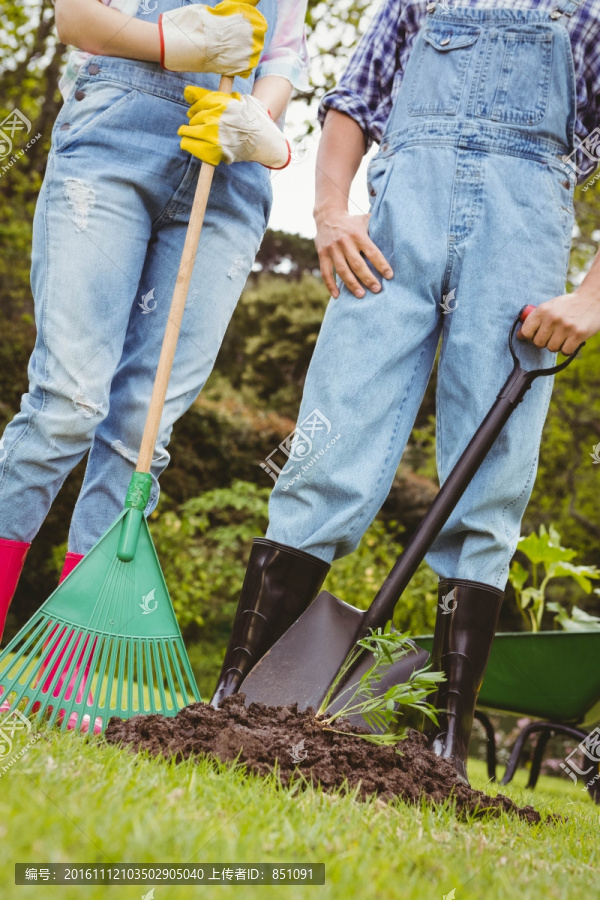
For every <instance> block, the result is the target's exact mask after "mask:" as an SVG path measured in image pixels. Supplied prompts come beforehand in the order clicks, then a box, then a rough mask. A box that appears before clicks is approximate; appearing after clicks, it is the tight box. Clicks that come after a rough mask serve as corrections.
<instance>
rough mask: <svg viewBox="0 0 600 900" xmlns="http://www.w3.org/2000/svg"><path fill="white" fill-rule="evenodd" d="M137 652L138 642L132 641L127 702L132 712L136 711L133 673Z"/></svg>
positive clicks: (128, 662)
mask: <svg viewBox="0 0 600 900" xmlns="http://www.w3.org/2000/svg"><path fill="white" fill-rule="evenodd" d="M136 653H137V647H136V642H135V641H132V643H131V646H130V652H129V656H128V658H127V704H128V707H129V709H130V710H131V712H134V709H135V707H134V699H133V698H134V691H133V684H134V681H133V677H134V676H133V673H134V668H135V663H134V657H135V656H136Z"/></svg>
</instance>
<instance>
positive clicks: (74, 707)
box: [63, 635, 98, 725]
mask: <svg viewBox="0 0 600 900" xmlns="http://www.w3.org/2000/svg"><path fill="white" fill-rule="evenodd" d="M97 640H98V639H97V638H95V637H94V636H93V635H89V636H88V637H86V638H85V643H84V647H83V650H82V651H81V655H80V658H79V663H78V665H79V669H80V671H81V672H82V673H83V678H84V681H83V682H81V680H80V681H79V682H78V683H77V684H75V685H73V690H72V693H71V699H70V700H65V703H67V704H68V706H66V707H63V709H64V710H65V715H64V718H65V721H66V722H67V724H68V722H69V718H70V716H71V714H72V713H73V712H77V714H78V716H79V718H78V719H77V723H78V725H81V721H82V716H83V711H84V710H85V705H86V700H87V694H88V681H91V677H93V673H94V669H93V666H92V664H91V661H92V656H93V655H95V654H96V642H97ZM88 643H89V651H88V649H87V648H88ZM86 651H87V656H84V654H86ZM94 662H95V661H94ZM88 664H89V673H88V675H86V674H85V670H86V669H87V668H88ZM90 676H91V677H90ZM80 691H81V694H82V699H81V700H80V701H78V700H77V696H78V695H79V693H80Z"/></svg>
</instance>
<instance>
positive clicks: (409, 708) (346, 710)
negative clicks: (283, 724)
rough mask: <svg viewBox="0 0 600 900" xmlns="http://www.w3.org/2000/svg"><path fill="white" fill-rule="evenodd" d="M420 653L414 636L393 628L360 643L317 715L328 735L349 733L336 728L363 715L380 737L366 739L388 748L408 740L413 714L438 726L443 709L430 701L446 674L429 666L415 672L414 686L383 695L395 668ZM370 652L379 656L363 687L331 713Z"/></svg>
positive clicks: (373, 632)
mask: <svg viewBox="0 0 600 900" xmlns="http://www.w3.org/2000/svg"><path fill="white" fill-rule="evenodd" d="M414 649H415V644H414V642H413V641H412V640H411V639H410V636H409V635H408V634H405V633H402V632H400V631H392V629H391V623H388V625H386V627H385V628H384V629H381V628H378V629H376V630H371V633H370V634H369V635H367V637H365V638H363V639H362V640H360V641H358V642H357V643H356V645H355V647H354V648H353V649H352V651H351V652H350V654H349V655H348V657H347V658H346V661H345V662H344V665H343V666H342V668H341V669H340V671H339V672H338V674H337V676H336V679H335V681H334V682H333V684H332V685H331V687H330V688H329V691H328V692H327V694H326V696H325V698H324V700H323V702H322V704H321V706H320V708H319V710H318V712H317V719H318V720H320V722H321V724H322V725H323V726H324V727H325V728H326V729H327V730H331V731H338V732H340V733H341V734H347V733H348V732H345V731H342V730H341V729H338V728H332V727H331V726H332V725H334V724H335V723H336V722H338V721H340V720H342V719H344V718H345V717H347V716H350V715H361V716H362V717H363V719H364V720H365V722H366V724H367V725H368V726H369V727H370V728H373V729H376V731H377V732H378V733H373V734H361V735H360V737H362V738H364V739H365V740H367V741H371V742H372V743H374V744H388V745H390V744H391V745H393V744H397V743H398V742H399V741H401V740H403V738H404V737H405V736H406V732H407V726H404V727H403V726H402V719H403V718H406V717H407V715H408V713H409V712H411V713H414V712H417V713H423V714H424V715H425V716H427V718H428V719H431V721H433V722H435V724H436V725H437V724H438V720H437V712H438V710H436V708H435V707H434V706H433V705H432V704H431V703H429V702H428V701H427V697H428V696H429V695H430V694H431V693H432V692H433V691H435V690H437V686H438V684H439V683H440V682H441V681H444V680H445V676H444V674H443V673H442V672H432V671H430V667H429V666H425V667H424V668H423V669H418V670H415V671H414V672H413V673H412V674H411V676H410V678H409V679H408V681H406V682H403V683H402V684H395V685H392V687H390V688H388V689H387V691H385V692H384V693H380V692H378V690H377V686H378V684H379V683H380V681H381V679H382V678H383V676H384V675H385V673H386V672H387V671H388V669H389V667H390V666H392V665H394V663H395V662H397V661H398V660H399V659H401V658H402V657H403V656H406V654H407V653H409V652H410V651H412V650H414ZM365 651H366V652H368V653H372V654H373V664H372V665H371V666H370V667H369V668H368V669H367V671H366V672H365V673H364V674H363V675H362V676H361V678H360V680H359V681H358V682H356V683H355V684H351V685H349V686H348V687H346V688H344V689H343V690H342V691H341V692H340V693H339V695H338V699H341V698H342V697H344V698H345V699H344V704H343V705H342V706H341V707H340V708H339V709H337V710H336V711H335V712H331V711H330V710H329V709H328V707H329V705H330V703H331V701H332V699H333V697H334V695H336V694H337V691H338V688H339V687H340V685H342V684H343V683H344V681H345V678H346V675H347V674H348V673H349V672H350V670H351V669H352V668H353V666H354V664H355V663H356V661H357V659H358V657H359V656H361V655H362V654H363V653H364V652H365Z"/></svg>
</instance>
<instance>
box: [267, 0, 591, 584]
mask: <svg viewBox="0 0 600 900" xmlns="http://www.w3.org/2000/svg"><path fill="white" fill-rule="evenodd" d="M576 8H577V3H576V2H571V0H561V2H559V3H558V9H557V12H556V13H554V14H553V15H548V14H547V13H541V12H535V11H516V10H512V9H509V8H506V9H503V8H499V9H494V10H491V11H489V10H482V9H477V8H457V9H453V10H452V11H447V9H444V8H443V7H442V6H440V5H436V4H434V3H432V4H430V5H429V7H428V11H429V14H428V17H427V19H426V21H425V24H424V25H423V27H422V29H421V31H420V32H419V34H418V36H417V38H416V40H415V45H414V48H413V51H412V53H411V55H410V57H409V60H408V64H407V66H406V70H405V72H404V77H403V81H402V84H401V86H400V90H399V93H398V96H397V100H396V102H395V104H394V108H393V111H392V113H391V114H390V118H389V121H388V123H387V127H386V132H385V135H384V137H383V139H382V142H381V146H380V149H379V152H378V153H377V155H376V156H375V157H374V158H373V160H372V162H371V164H370V171H369V191H370V194H371V197H372V208H371V213H372V215H371V222H370V233H371V237H372V239H373V240H374V242H375V243H376V244H377V245H378V246H379V247H380V248H381V250H382V251H383V253H384V254H385V256H387V258H388V260H389V261H390V263H391V265H392V268H393V269H394V277H393V279H392V280H390V281H384V282H383V288H382V290H381V293H379V294H372V293H370V292H367V295H366V296H365V297H364V298H361V299H358V298H356V297H355V296H354V295H353V294H352V293H351V292H350V291H349V290H348V289H347V288H343V289H342V290H341V294H340V296H339V298H338V299H335V300H333V299H332V300H331V301H330V304H329V307H328V309H327V313H326V316H325V320H324V323H323V326H322V328H321V332H320V335H319V339H318V342H317V346H316V350H315V353H314V356H313V359H312V362H311V365H310V369H309V372H308V376H307V380H306V386H305V389H304V397H303V401H302V406H301V409H300V414H299V419H298V422H299V426H298V428H299V431H300V432H301V434H300V437H299V442H300V445H301V446H302V452H303V454H304V456H305V460H304V462H302V461H298V459H296V457H299V453H294V452H292V457H291V458H290V459H289V461H288V462H287V464H286V465H285V467H284V469H283V472H282V474H281V475H280V476H279V479H278V482H277V485H276V487H275V489H274V492H273V494H272V497H271V504H270V527H269V531H268V533H267V536H268V537H269V538H271V539H273V540H276V541H280V542H281V543H283V544H291V545H292V546H294V547H296V548H299V549H302V550H306V551H308V552H309V553H313V554H315V555H316V556H319V557H321V558H322V559H324V560H326V561H331V559H332V558H335V557H339V556H342V555H344V554H346V553H349V552H350V551H352V550H353V549H354V548H355V547H356V546H357V544H358V543H359V541H360V539H361V537H362V535H363V533H364V532H365V530H366V529H367V527H368V526H369V524H370V523H371V521H372V520H373V518H374V516H375V515H376V513H377V511H378V510H379V508H380V507H381V505H382V503H383V502H384V500H385V498H386V497H387V494H388V492H389V490H390V486H391V484H392V480H393V477H394V474H395V472H396V469H397V467H398V463H399V461H400V457H401V456H402V453H403V451H404V448H405V446H406V443H407V440H408V438H409V435H410V432H411V429H412V426H413V423H414V420H415V416H416V413H417V411H418V409H419V406H420V404H421V400H422V398H423V394H424V392H425V388H426V386H427V382H428V380H429V377H430V373H431V369H432V365H433V362H434V358H435V355H436V349H437V347H438V343H439V341H440V338H441V352H440V357H439V368H438V373H437V422H436V426H437V440H436V445H437V465H438V472H439V477H440V481H441V482H442V483H443V482H444V480H445V479H446V478H447V476H448V474H449V472H450V470H451V469H452V467H453V466H454V464H455V463H456V461H457V460H458V458H459V456H460V454H461V453H462V451H463V450H464V449H465V446H466V445H467V443H468V441H469V440H470V438H471V437H472V435H473V433H474V432H475V430H476V428H477V427H478V426H479V424H480V423H481V421H482V420H483V418H484V416H485V414H486V413H487V411H488V409H489V408H490V406H491V405H492V403H493V401H494V399H495V398H496V395H497V393H498V391H499V389H500V387H501V386H502V385H503V383H504V381H505V379H506V377H507V376H508V374H509V372H510V369H511V367H512V362H511V358H510V355H509V352H508V346H507V339H508V333H509V328H510V326H511V324H512V322H513V321H514V319H515V317H516V315H517V313H518V311H519V310H520V308H521V307H522V306H523V305H524V304H526V303H532V304H536V305H537V304H539V303H542V302H543V301H545V300H550V299H551V298H552V297H554V296H556V295H559V294H562V293H563V292H564V290H565V278H566V272H567V264H568V259H569V247H570V239H571V233H572V227H573V185H572V184H571V183H570V182H569V180H568V177H567V175H566V174H565V167H564V166H562V165H561V157H562V156H563V154H566V153H569V152H570V150H571V149H572V146H573V137H574V135H573V127H574V121H575V111H576V106H575V103H576V101H575V76H574V65H573V59H572V54H571V46H570V42H569V37H568V34H567V30H566V28H565V27H564V16H567V15H572V14H573V12H574V11H575V9H576ZM567 168H568V167H567ZM520 355H521V359H522V360H523V363H524V364H525V365H529V366H540V365H549V364H552V362H553V360H554V355H553V354H551V353H550V352H549V351H546V350H539V349H538V348H536V347H535V346H534V345H532V344H529V343H525V342H523V343H522V344H521V345H520ZM551 390H552V384H551V380H550V379H549V378H544V379H539V380H538V381H536V382H535V385H534V387H533V388H532V389H531V390H530V391H529V393H528V394H527V396H526V397H525V400H524V401H523V403H522V404H521V405H520V406H519V407H518V408H517V410H516V412H515V413H514V414H513V416H512V418H511V419H510V421H509V423H508V424H507V425H506V426H505V428H504V431H503V432H502V434H501V435H500V437H499V439H498V440H497V442H496V444H495V446H494V447H493V449H492V450H491V452H490V454H489V455H488V457H487V459H486V460H485V462H484V464H483V466H482V467H481V469H480V470H479V472H478V474H477V475H476V476H475V477H474V478H473V480H472V482H471V484H470V485H469V488H468V489H467V491H466V492H465V494H464V495H463V497H462V499H461V500H460V502H459V503H458V505H457V507H456V509H455V510H454V512H453V514H452V515H451V516H450V519H449V521H448V522H447V524H446V526H445V527H444V529H443V531H442V533H441V535H440V537H439V538H438V540H437V541H436V542H435V544H434V546H433V548H432V550H431V551H430V553H429V554H428V557H427V559H428V562H429V564H430V565H431V566H432V568H433V569H434V570H435V571H436V572H437V574H438V575H439V576H441V577H443V578H457V577H458V578H464V579H467V580H472V581H479V582H483V583H486V584H489V585H492V586H495V587H499V588H504V585H505V583H506V579H507V573H508V566H509V562H510V560H511V557H512V555H513V553H514V550H515V547H516V544H517V540H518V537H519V532H520V524H521V518H522V515H523V512H524V510H525V507H526V505H527V502H528V500H529V497H530V494H531V490H532V487H533V483H534V479H535V473H536V468H537V460H538V453H539V445H540V439H541V434H542V426H543V423H544V419H545V417H546V413H547V409H548V404H549V400H550V394H551ZM314 410H317V411H318V412H317V415H316V416H315V415H314V414H313V411H314ZM315 423H316V424H315ZM332 435H339V437H338V438H337V439H336V440H335V442H333V443H332V441H331V437H332ZM309 445H310V446H309ZM293 446H294V445H292V447H293ZM308 460H310V463H309V462H308Z"/></svg>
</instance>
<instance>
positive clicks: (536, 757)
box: [527, 730, 554, 789]
mask: <svg viewBox="0 0 600 900" xmlns="http://www.w3.org/2000/svg"><path fill="white" fill-rule="evenodd" d="M551 737H554V732H553V731H552V730H548V731H542V732H541V734H540V736H539V737H538V739H537V741H536V744H535V749H534V751H533V759H532V761H531V771H530V773H529V781H528V782H527V787H528V788H532V789H533V788H534V787H535V786H536V784H537V780H538V778H539V775H540V768H541V766H542V760H543V759H544V751H545V749H546V745H547V743H548V741H549V740H550V738H551Z"/></svg>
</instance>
